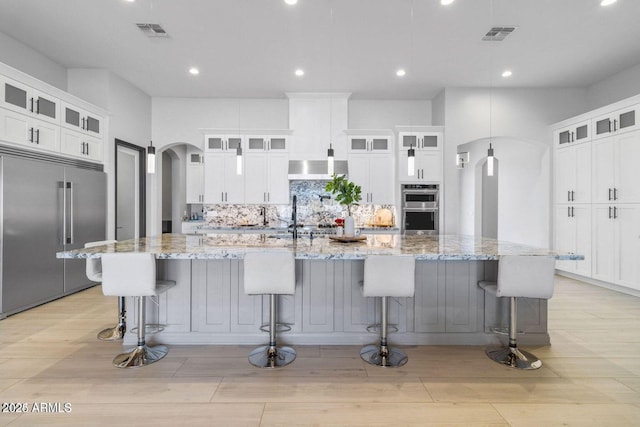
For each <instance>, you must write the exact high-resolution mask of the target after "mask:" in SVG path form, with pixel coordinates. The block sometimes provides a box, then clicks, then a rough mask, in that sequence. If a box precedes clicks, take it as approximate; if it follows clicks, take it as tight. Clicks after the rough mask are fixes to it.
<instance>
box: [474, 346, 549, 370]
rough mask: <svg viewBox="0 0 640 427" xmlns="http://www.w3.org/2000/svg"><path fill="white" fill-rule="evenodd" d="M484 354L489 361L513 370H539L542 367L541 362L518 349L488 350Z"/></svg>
mask: <svg viewBox="0 0 640 427" xmlns="http://www.w3.org/2000/svg"><path fill="white" fill-rule="evenodd" d="M485 353H486V354H487V356H489V358H490V359H491V360H493V361H495V362H498V363H500V364H503V365H506V366H509V367H511V368H514V369H539V368H540V367H541V366H542V360H540V359H538V358H537V357H536V356H534V355H533V354H531V353H529V352H528V351H524V350H520V349H519V348H518V347H501V348H488V349H486V350H485Z"/></svg>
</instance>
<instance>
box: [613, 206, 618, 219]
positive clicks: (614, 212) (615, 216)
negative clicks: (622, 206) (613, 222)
mask: <svg viewBox="0 0 640 427" xmlns="http://www.w3.org/2000/svg"><path fill="white" fill-rule="evenodd" d="M616 218H618V207H617V206H614V207H613V219H616Z"/></svg>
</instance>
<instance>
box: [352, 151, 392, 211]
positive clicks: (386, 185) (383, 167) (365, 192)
mask: <svg viewBox="0 0 640 427" xmlns="http://www.w3.org/2000/svg"><path fill="white" fill-rule="evenodd" d="M393 163H394V162H393V155H392V153H387V154H378V153H375V152H368V153H366V154H349V180H350V181H352V182H354V183H356V184H357V185H359V186H361V187H362V193H361V195H362V200H361V201H360V204H376V205H390V204H394V202H395V197H394V189H395V180H394V170H393Z"/></svg>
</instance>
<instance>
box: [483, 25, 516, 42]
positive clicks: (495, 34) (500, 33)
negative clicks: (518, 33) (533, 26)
mask: <svg viewBox="0 0 640 427" xmlns="http://www.w3.org/2000/svg"><path fill="white" fill-rule="evenodd" d="M516 28H518V27H492V28H491V29H490V30H489V31H487V34H485V35H484V37H482V40H483V41H485V42H501V41H502V40H504V39H506V38H507V36H508V35H509V34H511V33H513V32H514V31H515V30H516Z"/></svg>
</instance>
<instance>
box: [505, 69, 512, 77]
mask: <svg viewBox="0 0 640 427" xmlns="http://www.w3.org/2000/svg"><path fill="white" fill-rule="evenodd" d="M512 74H513V73H512V72H511V70H504V71H503V72H502V77H511V75H512Z"/></svg>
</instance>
